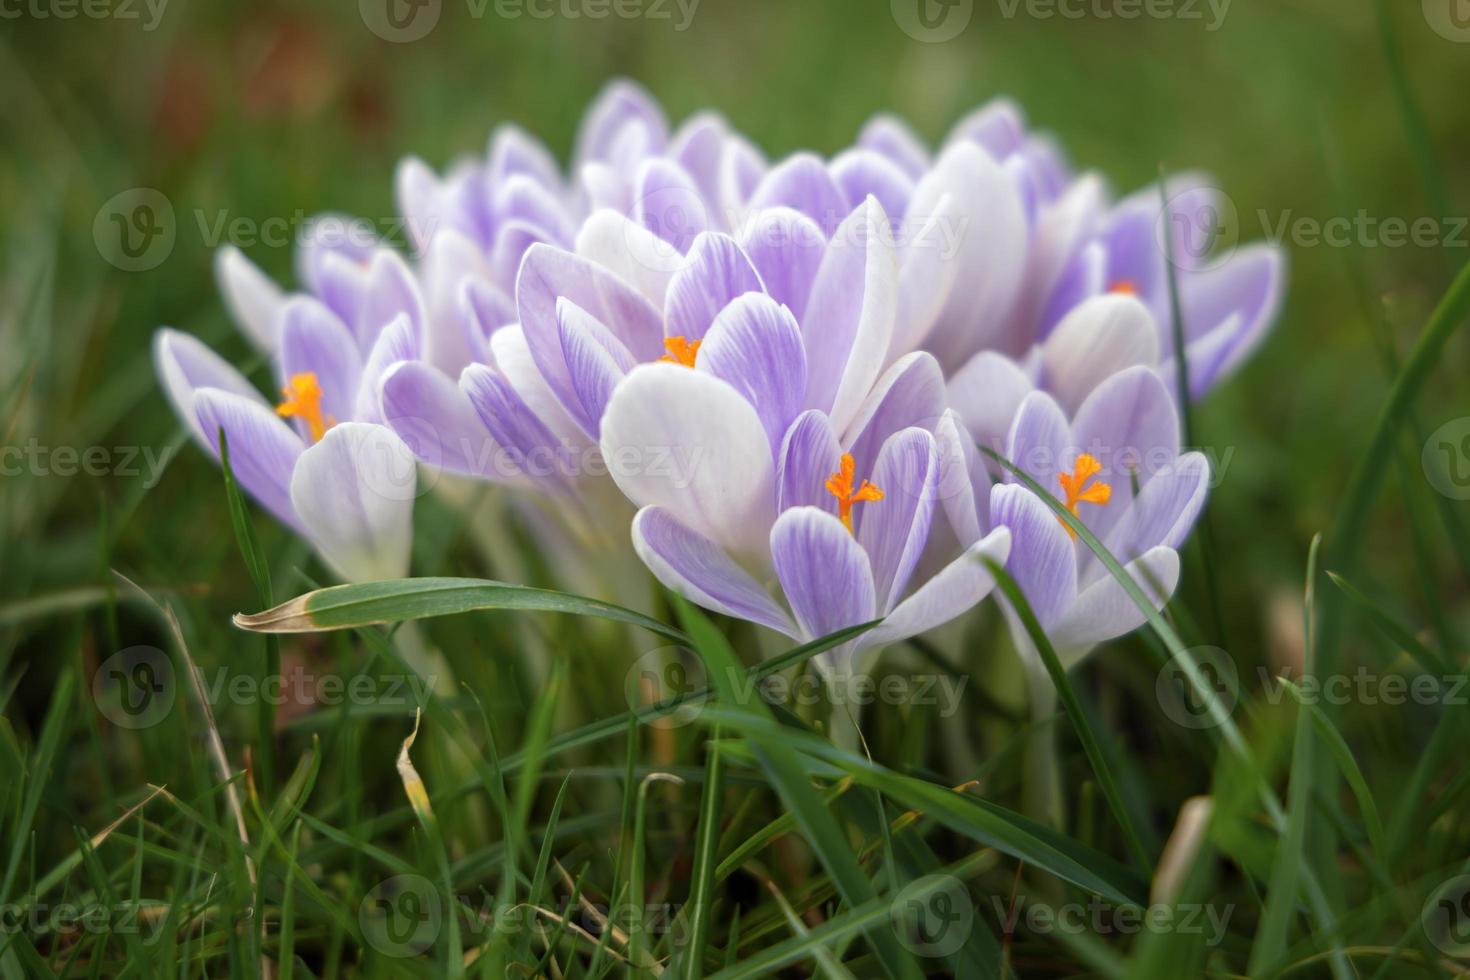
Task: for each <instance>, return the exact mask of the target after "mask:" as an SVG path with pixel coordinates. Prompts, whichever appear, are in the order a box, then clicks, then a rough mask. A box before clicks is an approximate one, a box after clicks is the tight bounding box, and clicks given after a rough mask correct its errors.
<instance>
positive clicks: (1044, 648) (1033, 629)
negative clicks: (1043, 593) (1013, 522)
mask: <svg viewBox="0 0 1470 980" xmlns="http://www.w3.org/2000/svg"><path fill="white" fill-rule="evenodd" d="M983 561H984V562H985V565H986V567H987V568H989V569H990V574H991V575H992V576H994V578H995V584H996V586H997V587H998V588H999V589H1000V590H1001V592H1003V593H1005V597H1006V599H1007V601H1009V602H1010V604H1011V607H1012V608H1013V609H1015V611H1016V615H1017V616H1019V617H1020V618H1021V624H1022V625H1023V626H1025V627H1026V632H1027V634H1029V635H1030V637H1031V642H1032V644H1034V645H1035V647H1036V649H1037V652H1039V653H1040V654H1041V662H1042V663H1043V664H1045V665H1046V672H1047V674H1049V675H1050V676H1051V682H1052V684H1053V685H1055V687H1056V689H1057V695H1058V696H1059V697H1060V698H1061V701H1062V708H1063V709H1064V710H1065V711H1066V712H1067V718H1068V719H1069V720H1070V721H1071V722H1072V729H1073V730H1074V731H1075V732H1076V733H1077V739H1078V741H1080V742H1081V743H1082V751H1084V752H1086V753H1087V761H1088V762H1090V763H1091V764H1092V771H1093V772H1094V773H1095V774H1096V775H1097V782H1098V786H1099V787H1100V788H1101V789H1102V791H1103V796H1104V797H1106V798H1107V801H1108V807H1109V809H1111V810H1112V811H1113V817H1114V819H1116V820H1117V821H1118V826H1119V827H1121V828H1122V830H1123V836H1124V838H1125V839H1126V840H1127V842H1128V850H1129V851H1130V852H1131V853H1132V855H1133V860H1134V862H1135V863H1137V864H1138V866H1139V867H1140V868H1142V869H1144V870H1145V871H1147V870H1149V869H1150V868H1152V866H1153V862H1152V861H1150V860H1149V856H1148V851H1147V850H1145V849H1144V846H1143V839H1142V838H1141V837H1139V835H1138V830H1137V828H1135V827H1134V826H1133V816H1132V814H1130V813H1129V812H1128V807H1127V806H1126V805H1125V804H1124V802H1123V792H1122V790H1120V789H1119V788H1118V780H1117V779H1116V778H1115V777H1114V776H1113V770H1112V768H1111V767H1110V766H1109V765H1108V760H1107V756H1105V755H1103V750H1102V746H1101V745H1100V744H1099V743H1098V740H1097V736H1096V735H1094V734H1093V731H1092V726H1091V725H1089V724H1088V722H1087V713H1086V712H1085V711H1083V710H1082V705H1081V703H1079V702H1078V700H1077V692H1075V691H1073V690H1072V682H1071V680H1069V679H1068V677H1067V672H1066V670H1065V669H1063V667H1062V661H1061V659H1060V658H1059V657H1058V656H1057V651H1056V649H1055V648H1054V647H1053V646H1052V645H1051V639H1050V638H1049V637H1048V636H1047V635H1046V631H1045V630H1044V629H1042V628H1041V623H1040V622H1039V621H1037V619H1036V613H1035V612H1034V611H1032V609H1031V604H1030V603H1029V602H1027V601H1026V597H1025V596H1024V595H1022V593H1021V589H1020V587H1019V586H1017V585H1016V580H1015V579H1013V578H1011V576H1010V575H1009V574H1007V573H1006V570H1005V569H1004V568H1003V567H1001V565H1000V564H999V563H997V562H995V561H993V560H991V559H989V558H985V559H983Z"/></svg>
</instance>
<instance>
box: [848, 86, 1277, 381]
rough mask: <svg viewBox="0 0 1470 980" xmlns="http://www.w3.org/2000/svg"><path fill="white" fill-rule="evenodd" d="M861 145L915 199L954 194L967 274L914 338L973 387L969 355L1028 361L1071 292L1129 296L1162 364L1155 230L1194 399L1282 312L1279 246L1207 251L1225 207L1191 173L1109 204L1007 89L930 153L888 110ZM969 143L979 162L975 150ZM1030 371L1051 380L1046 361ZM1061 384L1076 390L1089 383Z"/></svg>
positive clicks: (1162, 291)
mask: <svg viewBox="0 0 1470 980" xmlns="http://www.w3.org/2000/svg"><path fill="white" fill-rule="evenodd" d="M859 146H860V147H862V148H864V149H866V150H868V151H870V152H872V153H876V154H880V155H882V156H883V158H884V159H885V160H887V161H888V162H890V163H891V164H893V166H895V167H898V168H900V169H902V170H904V172H905V173H906V174H907V176H908V177H909V178H910V179H911V180H913V181H915V182H916V187H924V186H925V185H926V184H927V185H928V186H929V187H930V188H931V190H930V196H929V198H927V199H926V198H925V197H924V196H923V195H920V194H918V193H916V194H915V195H914V200H915V201H917V202H919V203H921V204H925V202H926V201H927V200H930V199H932V196H933V194H934V193H935V192H936V191H937V189H938V188H940V187H946V189H947V190H948V191H949V192H950V193H951V194H952V195H953V197H954V199H955V200H956V201H958V202H960V203H961V204H962V205H963V208H962V213H963V215H964V217H965V223H966V231H965V234H964V236H963V239H962V245H961V247H960V248H959V249H958V250H957V251H956V254H955V255H954V257H953V261H954V263H955V265H956V266H957V271H956V272H955V273H953V274H952V275H951V276H950V278H951V279H952V280H954V281H956V282H958V283H962V284H964V286H963V288H960V287H956V288H955V289H954V290H953V292H952V293H951V295H950V297H949V299H948V300H947V302H946V305H945V308H944V312H943V313H942V314H941V315H940V317H938V318H937V319H936V320H935V321H934V322H933V324H932V326H930V327H929V329H928V330H927V331H925V332H921V333H919V334H918V335H916V336H915V338H914V340H913V343H914V345H915V346H922V347H923V348H925V349H927V350H930V351H932V352H933V353H934V354H935V356H936V357H938V358H939V360H940V363H941V364H943V365H944V367H945V370H946V373H947V374H950V375H951V376H953V377H955V383H956V385H957V386H958V385H962V384H965V385H973V386H975V387H979V388H982V389H983V384H982V382H983V381H984V380H987V379H988V377H989V372H983V371H982V372H978V373H979V375H980V376H979V377H974V376H971V377H967V378H965V380H964V381H961V380H960V376H961V375H963V374H964V373H965V372H966V371H967V370H970V369H971V368H972V367H973V359H974V358H976V357H987V358H993V357H994V356H995V355H997V354H998V355H1003V356H1006V357H1009V358H1011V359H1013V360H1014V361H1016V362H1018V366H1020V367H1021V368H1023V369H1025V370H1028V371H1031V372H1032V373H1033V374H1034V373H1035V372H1034V369H1035V367H1036V357H1037V354H1036V351H1037V348H1038V347H1039V346H1041V345H1044V344H1045V343H1046V342H1047V340H1048V339H1049V338H1050V337H1051V335H1052V334H1053V332H1054V331H1056V330H1057V329H1059V327H1060V325H1061V324H1063V323H1064V322H1066V320H1067V318H1068V317H1069V315H1070V314H1071V313H1072V312H1073V311H1075V310H1076V309H1077V307H1078V306H1079V305H1081V304H1082V303H1084V302H1086V301H1087V300H1089V299H1093V298H1095V297H1098V296H1103V295H1107V294H1109V293H1117V294H1127V295H1133V296H1136V297H1137V298H1138V299H1139V300H1140V301H1141V302H1142V303H1143V304H1144V305H1145V306H1146V307H1147V308H1148V309H1149V310H1150V311H1151V312H1152V313H1153V324H1154V327H1155V329H1156V331H1157V334H1158V336H1157V339H1156V343H1155V347H1154V357H1155V358H1156V360H1155V364H1156V366H1157V367H1158V369H1159V371H1160V373H1161V375H1162V376H1164V377H1165V378H1170V377H1172V372H1173V371H1174V364H1173V359H1174V349H1173V348H1174V343H1173V332H1172V323H1173V319H1172V314H1171V309H1170V302H1169V293H1168V279H1169V277H1168V257H1167V254H1166V251H1165V248H1164V242H1165V237H1164V236H1165V234H1166V233H1167V234H1168V235H1169V240H1170V242H1171V251H1172V257H1173V260H1174V264H1175V277H1176V280H1177V283H1178V286H1179V292H1180V302H1181V307H1182V317H1181V319H1182V321H1183V326H1184V331H1185V338H1186V353H1187V361H1188V365H1189V374H1190V381H1189V390H1190V395H1191V397H1192V398H1199V397H1201V396H1202V395H1204V394H1205V393H1206V392H1207V391H1208V390H1209V389H1210V388H1211V387H1212V386H1213V385H1214V384H1216V383H1217V382H1218V381H1219V380H1220V379H1222V378H1223V377H1225V376H1226V375H1227V374H1229V373H1230V372H1231V371H1233V370H1235V369H1236V368H1237V367H1239V366H1240V364H1241V363H1243V362H1244V360H1245V359H1246V358H1247V357H1248V356H1249V355H1250V353H1251V352H1252V351H1253V350H1254V349H1255V347H1256V346H1258V345H1259V343H1260V341H1261V340H1262V338H1263V337H1264V335H1265V333H1266V331H1267V330H1269V328H1270V326H1271V324H1272V322H1273V321H1274V320H1275V318H1276V316H1277V315H1278V314H1279V312H1280V305H1281V295H1282V287H1283V282H1284V279H1285V259H1284V256H1283V254H1282V252H1281V250H1280V249H1279V248H1277V247H1276V246H1274V245H1269V244H1255V245H1249V246H1245V247H1242V248H1240V249H1237V250H1235V251H1233V252H1231V253H1229V254H1226V255H1216V254H1214V246H1215V245H1216V241H1215V239H1216V238H1217V237H1218V236H1219V235H1220V234H1222V233H1223V231H1224V230H1225V229H1224V223H1225V222H1224V217H1223V216H1224V214H1225V212H1226V208H1225V206H1224V202H1223V200H1222V197H1221V195H1220V194H1219V192H1218V191H1217V190H1215V189H1213V188H1212V186H1211V185H1210V182H1209V180H1208V179H1207V178H1205V177H1203V176H1201V175H1183V176H1180V177H1177V178H1175V179H1173V180H1171V181H1170V182H1169V183H1168V185H1167V187H1166V191H1165V192H1164V193H1160V191H1159V189H1158V188H1157V187H1154V188H1149V189H1146V190H1143V191H1140V192H1138V193H1137V194H1134V195H1133V196H1131V197H1128V198H1126V199H1125V200H1123V201H1122V202H1120V203H1118V204H1116V205H1112V204H1110V202H1109V199H1108V192H1107V189H1106V186H1105V185H1104V183H1103V181H1102V180H1101V179H1100V178H1098V177H1097V176H1096V175H1092V174H1083V175H1081V176H1077V177H1073V176H1072V175H1071V174H1070V173H1069V172H1068V169H1067V167H1066V165H1065V164H1064V163H1063V162H1062V159H1061V156H1060V154H1059V153H1058V152H1057V151H1056V150H1055V148H1054V147H1053V146H1052V144H1051V143H1049V142H1048V141H1046V140H1045V139H1044V138H1038V137H1035V136H1032V135H1029V134H1028V133H1027V131H1026V128H1025V122H1024V119H1023V117H1022V116H1021V113H1020V111H1019V110H1018V109H1017V108H1016V107H1015V106H1014V105H1013V104H1012V103H1010V102H1007V101H1005V100H997V101H996V102H993V103H991V104H990V105H988V106H986V107H984V108H982V109H980V110H978V111H976V112H975V113H973V114H971V115H970V116H968V117H966V118H965V119H964V120H962V121H961V122H960V123H959V124H958V125H957V126H956V127H955V128H954V130H953V132H952V133H951V135H950V136H949V138H948V140H947V141H946V143H945V145H944V148H943V150H942V151H941V153H940V154H939V156H938V158H937V160H935V161H933V162H932V163H931V161H930V157H929V154H928V152H927V150H925V148H924V146H923V144H922V143H921V142H920V141H919V140H918V139H917V137H915V136H914V135H913V134H912V133H911V132H910V131H909V130H908V129H907V127H905V126H904V125H903V123H902V122H900V121H899V120H897V119H894V118H893V117H889V116H881V117H878V118H877V119H875V120H873V121H872V122H871V123H869V124H868V126H867V127H866V128H865V129H864V130H863V132H862V134H861V136H860V137H859ZM976 150H978V151H981V155H983V156H984V157H985V158H986V162H988V164H989V165H988V166H987V165H986V162H982V161H980V160H977V159H976V153H975V152H974V151H976ZM1001 176H1004V177H1005V178H1008V180H1006V181H1001V180H1000V179H998V178H999V177H1001ZM982 189H983V190H982ZM1165 198H1167V199H1168V201H1169V211H1168V213H1167V215H1166V214H1165V211H1164V204H1163V202H1164V199H1165ZM925 206H927V204H925ZM891 213H893V214H894V215H895V217H898V216H899V215H901V214H902V213H903V212H901V211H893V212H891ZM997 276H999V277H1001V278H1002V279H1003V280H1005V281H1007V282H1010V283H1014V284H1015V285H1016V288H1014V289H1012V290H1009V291H1006V290H1004V289H1001V288H999V287H996V286H994V285H993V284H991V283H990V280H991V279H992V278H994V277H997ZM977 281H978V282H985V283H987V289H988V290H990V291H991V294H990V295H986V296H984V297H981V296H979V295H977V294H976V290H975V286H974V283H975V282H977ZM1032 380H1033V383H1036V384H1040V385H1041V386H1043V387H1045V388H1047V390H1054V389H1053V388H1052V386H1051V381H1050V379H1049V378H1047V377H1046V376H1045V375H1044V374H1041V375H1039V376H1035V377H1033V378H1032ZM1058 393H1059V394H1060V395H1061V396H1062V397H1063V398H1071V399H1073V400H1074V401H1076V400H1078V399H1080V397H1082V396H1085V394H1086V392H1080V393H1079V392H1065V391H1058Z"/></svg>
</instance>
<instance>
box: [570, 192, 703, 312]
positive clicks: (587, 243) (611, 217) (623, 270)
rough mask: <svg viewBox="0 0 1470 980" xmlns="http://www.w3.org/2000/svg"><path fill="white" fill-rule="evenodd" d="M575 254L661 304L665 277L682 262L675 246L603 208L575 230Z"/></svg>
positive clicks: (667, 283) (672, 273) (676, 269)
mask: <svg viewBox="0 0 1470 980" xmlns="http://www.w3.org/2000/svg"><path fill="white" fill-rule="evenodd" d="M576 253H577V254H578V255H581V256H583V257H584V258H588V259H591V260H592V261H593V262H596V263H598V264H599V265H601V266H604V267H606V268H607V269H610V270H612V272H613V274H614V275H616V276H617V277H618V278H619V279H622V280H623V281H624V282H626V283H628V284H629V285H631V286H632V287H633V288H635V289H637V290H638V292H640V293H642V294H643V297H644V298H645V299H647V300H648V301H649V302H650V303H652V304H653V305H654V306H658V307H662V306H663V303H664V296H665V295H666V294H667V293H668V291H669V280H671V279H673V278H674V273H675V272H677V271H678V270H679V269H680V267H682V266H683V265H684V256H683V254H682V253H681V252H679V250H678V249H676V248H674V247H673V246H672V245H670V244H669V243H668V242H666V241H664V240H663V239H662V238H659V237H658V236H657V235H655V234H654V233H653V232H651V231H649V230H648V229H647V228H645V227H643V226H642V225H640V224H638V223H637V222H636V221H634V220H632V219H631V218H629V217H627V216H626V215H623V214H620V213H619V212H617V211H613V210H610V209H607V208H604V209H602V210H599V211H595V212H593V214H592V216H591V217H589V218H588V219H587V220H586V221H585V222H583V223H582V228H581V230H580V231H578V232H577V244H576Z"/></svg>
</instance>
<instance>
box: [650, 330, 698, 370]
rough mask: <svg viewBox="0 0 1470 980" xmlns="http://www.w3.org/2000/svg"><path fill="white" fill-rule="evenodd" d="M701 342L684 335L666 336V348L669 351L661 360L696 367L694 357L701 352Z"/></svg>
mask: <svg viewBox="0 0 1470 980" xmlns="http://www.w3.org/2000/svg"><path fill="white" fill-rule="evenodd" d="M699 343H700V342H699V341H697V340H685V339H684V338H683V337H665V338H664V350H666V351H668V353H667V354H665V355H664V356H663V357H660V358H659V360H660V361H668V362H670V363H671V364H682V365H684V366H685V367H694V358H695V357H696V356H698V354H699Z"/></svg>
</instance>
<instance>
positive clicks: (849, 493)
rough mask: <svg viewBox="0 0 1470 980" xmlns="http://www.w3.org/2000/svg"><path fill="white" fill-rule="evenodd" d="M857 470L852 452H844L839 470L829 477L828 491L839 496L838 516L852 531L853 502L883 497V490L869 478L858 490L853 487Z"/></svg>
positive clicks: (876, 499)
mask: <svg viewBox="0 0 1470 980" xmlns="http://www.w3.org/2000/svg"><path fill="white" fill-rule="evenodd" d="M856 470H857V463H856V462H855V461H854V460H853V458H852V454H851V453H844V454H843V456H842V463H841V465H840V466H839V467H838V470H837V472H836V473H833V474H832V475H831V476H829V477H827V492H828V493H830V494H831V495H832V496H834V497H836V498H837V516H838V517H840V518H842V525H843V526H844V527H846V528H847V530H848V531H849V532H852V505H853V504H856V503H861V502H868V501H871V502H873V503H877V502H878V501H880V500H882V499H883V491H882V490H879V489H878V488H877V487H875V486H873V484H871V483H869V482H868V481H867V480H864V481H863V482H862V485H861V486H859V487H858V488H857V489H856V490H854V489H853V487H852V478H853V475H854V473H855V472H856Z"/></svg>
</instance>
